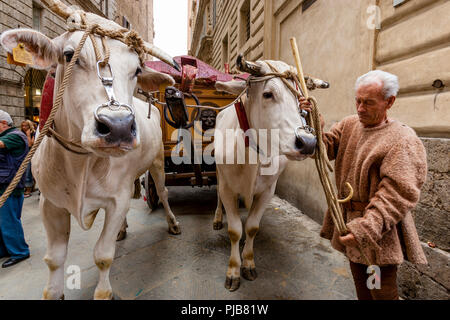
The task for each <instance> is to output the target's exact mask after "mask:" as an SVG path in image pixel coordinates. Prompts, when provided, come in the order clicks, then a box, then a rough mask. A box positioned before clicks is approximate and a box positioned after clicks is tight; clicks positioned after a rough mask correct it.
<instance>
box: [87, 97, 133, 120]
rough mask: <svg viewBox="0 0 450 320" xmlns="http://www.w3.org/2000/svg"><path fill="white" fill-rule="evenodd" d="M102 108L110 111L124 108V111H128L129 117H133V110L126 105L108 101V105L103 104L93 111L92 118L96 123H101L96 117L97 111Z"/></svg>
mask: <svg viewBox="0 0 450 320" xmlns="http://www.w3.org/2000/svg"><path fill="white" fill-rule="evenodd" d="M112 106H114V107H112ZM102 108H109V109H110V110H113V111H119V110H120V108H125V109H128V110H130V112H131V115H132V116H133V117H134V116H135V112H134V109H133V108H132V107H131V106H129V105H128V104H125V103H119V102H117V101H109V102H108V103H104V104H101V105H99V106H98V107H97V108H96V109H95V111H94V117H95V120H97V121H98V122H101V121H100V119H99V117H98V111H99V110H100V109H102Z"/></svg>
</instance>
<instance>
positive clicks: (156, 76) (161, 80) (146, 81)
mask: <svg viewBox="0 0 450 320" xmlns="http://www.w3.org/2000/svg"><path fill="white" fill-rule="evenodd" d="M174 84H175V80H173V78H172V77H171V76H169V75H168V74H165V73H162V72H158V71H156V70H153V69H151V68H149V67H146V66H144V68H143V70H142V74H141V75H140V76H139V77H138V85H139V87H141V89H142V90H144V91H146V92H150V91H156V90H159V88H160V87H161V86H173V85H174Z"/></svg>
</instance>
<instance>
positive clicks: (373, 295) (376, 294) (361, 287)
mask: <svg viewBox="0 0 450 320" xmlns="http://www.w3.org/2000/svg"><path fill="white" fill-rule="evenodd" d="M350 269H351V270H352V275H353V280H354V282H355V288H356V294H357V296H358V300H398V287H397V266H396V265H388V266H383V267H380V271H381V275H380V280H381V283H380V284H381V286H380V289H372V290H370V289H369V288H368V286H367V279H368V278H369V276H370V275H369V274H367V266H366V265H363V264H359V263H354V262H351V261H350Z"/></svg>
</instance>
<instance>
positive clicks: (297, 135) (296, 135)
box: [295, 125, 315, 139]
mask: <svg viewBox="0 0 450 320" xmlns="http://www.w3.org/2000/svg"><path fill="white" fill-rule="evenodd" d="M298 130H304V131H306V132H308V133H310V134H312V135H315V130H314V128H313V127H310V126H308V125H303V126H298V127H297V128H295V137H296V138H297V139H299V138H300V137H301V136H300V134H299V133H298Z"/></svg>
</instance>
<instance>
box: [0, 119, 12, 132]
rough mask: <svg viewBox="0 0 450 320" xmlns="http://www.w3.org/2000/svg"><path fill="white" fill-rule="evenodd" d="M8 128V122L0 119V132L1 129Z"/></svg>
mask: <svg viewBox="0 0 450 320" xmlns="http://www.w3.org/2000/svg"><path fill="white" fill-rule="evenodd" d="M9 128H10V127H9V126H8V122H6V121H5V120H2V121H0V133H3V131H5V130H8V129H9Z"/></svg>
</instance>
